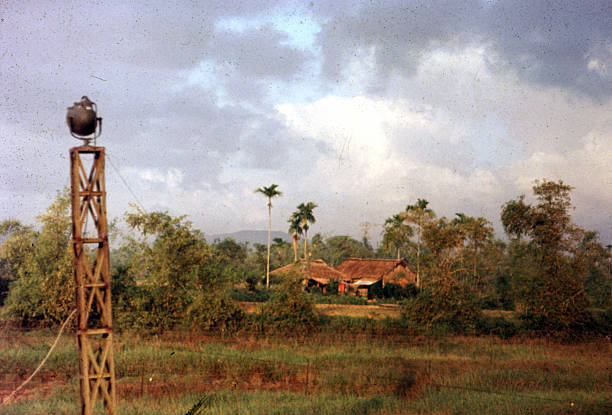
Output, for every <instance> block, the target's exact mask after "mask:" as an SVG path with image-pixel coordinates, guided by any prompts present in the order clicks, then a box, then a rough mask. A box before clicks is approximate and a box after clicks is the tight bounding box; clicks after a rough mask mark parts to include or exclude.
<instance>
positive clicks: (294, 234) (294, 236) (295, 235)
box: [291, 232, 298, 262]
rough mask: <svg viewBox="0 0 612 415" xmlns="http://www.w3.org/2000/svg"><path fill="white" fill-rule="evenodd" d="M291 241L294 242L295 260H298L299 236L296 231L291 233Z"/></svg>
mask: <svg viewBox="0 0 612 415" xmlns="http://www.w3.org/2000/svg"><path fill="white" fill-rule="evenodd" d="M291 243H292V244H293V262H297V251H298V236H297V233H296V232H293V233H292V234H291Z"/></svg>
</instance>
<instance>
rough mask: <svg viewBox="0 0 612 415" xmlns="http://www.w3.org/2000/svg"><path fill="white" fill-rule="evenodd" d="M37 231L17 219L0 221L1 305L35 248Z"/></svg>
mask: <svg viewBox="0 0 612 415" xmlns="http://www.w3.org/2000/svg"><path fill="white" fill-rule="evenodd" d="M36 236H37V235H36V232H34V231H33V230H32V228H31V227H30V226H24V225H22V224H21V222H19V221H18V220H16V219H7V220H5V221H3V222H1V223H0V306H1V305H2V304H4V299H5V298H6V296H7V294H8V285H9V283H10V282H11V281H13V280H15V279H16V278H17V277H18V276H19V268H20V267H21V266H22V265H23V264H24V259H25V257H26V256H27V255H29V254H31V252H32V250H33V248H34V241H35V239H36Z"/></svg>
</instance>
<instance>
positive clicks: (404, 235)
mask: <svg viewBox="0 0 612 415" xmlns="http://www.w3.org/2000/svg"><path fill="white" fill-rule="evenodd" d="M405 220H406V215H404V214H402V213H398V214H396V215H393V216H392V217H390V218H387V220H385V224H384V225H383V240H382V246H383V249H385V250H386V251H387V252H391V250H393V251H396V252H397V259H400V258H401V250H402V249H406V248H407V247H408V246H409V243H410V238H411V237H412V236H413V235H414V230H413V229H412V227H411V226H410V225H407V224H406V223H405Z"/></svg>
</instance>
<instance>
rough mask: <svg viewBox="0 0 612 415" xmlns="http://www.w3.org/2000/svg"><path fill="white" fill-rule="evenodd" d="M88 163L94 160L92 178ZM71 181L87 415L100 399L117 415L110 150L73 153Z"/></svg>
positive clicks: (85, 148) (81, 369) (83, 412)
mask: <svg viewBox="0 0 612 415" xmlns="http://www.w3.org/2000/svg"><path fill="white" fill-rule="evenodd" d="M87 159H92V160H91V167H90V169H89V173H87V169H86V166H85V165H86V164H87V161H88V160H87ZM70 177H71V183H72V243H73V249H74V257H73V258H74V259H73V261H74V279H75V286H76V303H77V310H78V326H77V340H78V347H79V375H80V376H79V377H80V384H81V415H91V414H93V410H94V406H95V404H96V401H97V399H98V398H100V399H102V401H103V402H104V406H105V408H106V413H107V414H113V415H114V414H116V413H117V411H116V406H115V363H114V359H113V324H112V322H113V320H112V312H111V286H110V282H111V280H110V267H109V266H110V263H109V248H108V225H107V221H106V190H105V185H104V147H91V146H83V147H75V148H72V149H70Z"/></svg>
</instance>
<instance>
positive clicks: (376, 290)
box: [368, 282, 418, 300]
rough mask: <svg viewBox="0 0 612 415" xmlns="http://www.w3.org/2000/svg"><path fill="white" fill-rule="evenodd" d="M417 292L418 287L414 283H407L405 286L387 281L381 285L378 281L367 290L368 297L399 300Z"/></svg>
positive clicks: (412, 295)
mask: <svg viewBox="0 0 612 415" xmlns="http://www.w3.org/2000/svg"><path fill="white" fill-rule="evenodd" d="M417 292H418V289H417V288H416V286H415V285H414V284H408V285H407V286H406V287H402V286H401V285H399V284H394V283H392V282H389V283H387V284H385V286H384V287H383V286H382V284H381V283H380V282H378V283H376V284H374V285H372V288H370V291H369V292H368V298H370V299H373V298H393V299H395V300H401V299H402V298H409V297H414V296H415V295H416V294H417Z"/></svg>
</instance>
